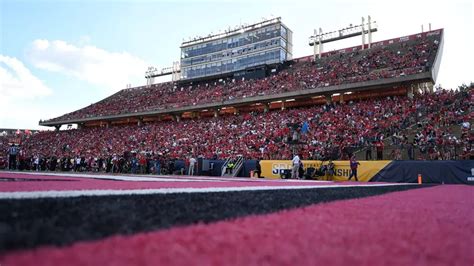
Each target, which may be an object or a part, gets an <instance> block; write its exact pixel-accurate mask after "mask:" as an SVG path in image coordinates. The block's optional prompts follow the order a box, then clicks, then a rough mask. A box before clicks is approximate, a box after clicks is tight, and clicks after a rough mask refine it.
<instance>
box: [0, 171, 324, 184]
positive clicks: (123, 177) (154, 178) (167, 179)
mask: <svg viewBox="0 0 474 266" xmlns="http://www.w3.org/2000/svg"><path fill="white" fill-rule="evenodd" d="M3 172H4V173H9V174H26V175H42V176H60V177H61V176H62V177H75V178H81V177H82V178H92V179H106V180H119V181H145V182H170V181H172V182H204V181H224V182H228V181H232V182H268V181H272V182H287V183H300V184H301V183H312V184H314V183H332V181H326V180H294V179H253V178H245V177H240V178H239V177H227V178H226V177H212V176H182V177H181V176H176V177H175V176H169V175H162V176H160V175H133V176H129V175H101V174H96V175H94V174H82V173H51V172H13V171H3ZM0 173H1V172H0Z"/></svg>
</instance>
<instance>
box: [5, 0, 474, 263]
mask: <svg viewBox="0 0 474 266" xmlns="http://www.w3.org/2000/svg"><path fill="white" fill-rule="evenodd" d="M7 2H8V1H7ZM157 2H159V1H157ZM278 2H279V1H272V2H270V3H266V2H264V3H263V4H264V9H265V10H268V9H269V8H271V9H277V6H278V5H279V4H280V3H278ZM309 3H310V2H307V3H304V5H303V3H298V4H295V5H296V6H297V7H298V9H294V11H290V12H291V13H295V14H294V16H296V17H297V19H298V20H300V18H301V17H302V16H303V15H302V14H300V12H302V11H303V10H302V8H303V7H304V8H305V9H307V10H310V11H311V17H310V18H311V19H312V20H317V19H319V21H323V20H324V21H326V19H324V16H323V13H322V12H319V13H317V15H314V14H313V12H314V11H313V10H322V11H324V12H325V13H327V14H334V15H340V16H341V17H342V16H343V14H344V12H346V11H344V12H342V10H340V9H341V6H340V5H336V7H337V12H334V13H330V12H329V11H328V10H326V8H327V7H328V6H329V5H330V4H331V3H329V2H328V3H325V4H324V5H322V4H320V3H317V4H314V7H313V8H309V7H307V6H308V5H309ZM231 4H232V5H231V6H227V5H225V6H224V7H225V9H226V10H225V11H226V12H221V11H219V10H218V9H217V7H218V6H219V4H216V3H214V2H212V3H210V4H208V3H207V2H199V3H193V4H192V5H187V4H183V3H180V4H176V5H175V6H174V8H173V9H171V10H174V13H173V12H169V14H170V16H169V18H171V20H170V21H172V22H173V25H171V26H169V25H166V24H163V25H162V27H155V26H156V25H160V26H161V24H160V23H156V22H157V21H160V20H154V19H156V18H158V17H161V15H162V14H164V13H165V11H164V10H168V9H166V8H165V6H168V5H170V6H173V4H172V3H165V5H163V6H162V5H158V4H156V3H155V2H154V1H151V2H150V3H148V2H147V3H144V5H143V3H141V4H138V3H135V2H133V4H132V2H129V1H125V2H124V3H122V2H120V3H119V5H117V3H112V2H110V3H98V5H96V3H95V2H94V1H85V2H78V3H67V5H65V7H66V8H60V9H59V8H58V9H56V8H57V6H60V7H64V6H63V3H59V2H54V3H52V4H50V5H47V4H46V3H41V4H40V5H38V4H36V3H33V2H28V3H26V4H24V5H23V6H21V5H19V6H18V7H17V9H18V11H17V12H18V14H23V13H24V14H25V15H16V13H15V19H17V17H18V18H19V19H18V21H16V22H17V23H20V22H21V21H22V20H27V19H29V18H34V20H32V21H34V22H35V23H37V22H38V18H41V16H39V15H38V14H40V13H41V15H42V16H53V15H57V14H60V17H58V18H57V19H55V20H54V21H53V22H54V24H53V26H52V27H53V28H54V30H55V31H58V30H64V29H67V34H68V35H67V36H68V38H69V37H70V36H74V34H76V33H77V32H76V31H78V30H77V29H76V30H74V29H70V28H69V27H70V26H71V24H70V23H68V22H69V20H70V19H71V18H69V17H68V16H67V15H65V14H68V13H67V12H65V10H70V9H72V8H71V7H74V6H77V7H78V8H77V9H73V13H74V15H71V16H70V17H75V18H76V19H75V20H74V19H72V21H73V24H80V28H81V31H82V28H85V29H88V27H87V26H84V25H90V24H88V23H89V22H92V23H93V25H94V27H95V26H96V24H97V29H96V31H97V32H98V33H99V34H101V35H104V37H103V38H104V39H108V40H112V42H114V44H116V45H121V46H122V45H124V42H123V41H118V38H117V39H116V38H113V37H111V36H114V35H109V33H108V32H106V31H107V30H109V29H110V28H108V27H110V25H113V27H114V29H115V30H116V31H117V32H119V34H120V36H122V37H123V38H124V40H126V41H130V43H132V42H133V41H132V40H135V41H136V43H138V44H139V45H140V49H141V47H142V46H144V45H145V44H146V43H152V44H153V45H154V44H155V43H156V42H154V41H149V40H152V39H145V38H142V37H139V38H137V37H136V36H144V35H134V34H132V33H136V32H140V33H143V32H145V31H146V32H145V34H146V35H150V36H151V35H153V37H156V36H159V37H158V38H159V40H160V41H161V40H163V39H168V38H170V39H171V37H170V36H168V35H167V34H163V32H169V31H168V30H172V31H179V30H180V28H179V27H180V25H185V27H186V28H191V27H189V25H190V23H196V22H197V21H196V20H199V22H201V21H203V20H206V19H207V20H209V21H210V22H212V23H213V24H217V23H218V22H221V21H220V20H222V16H227V15H228V12H229V11H230V12H235V13H238V12H236V11H240V10H242V14H243V10H244V9H241V8H239V6H238V4H237V3H234V2H232V3H231ZM397 4H399V5H400V3H397ZM8 5H12V4H11V3H7V4H6V5H5V6H8ZM245 5H248V3H245ZM358 5H359V4H358ZM360 5H361V6H362V7H363V8H366V6H364V4H363V3H360ZM429 5H430V6H435V5H432V4H431V3H429ZM450 5H452V3H451V4H450ZM15 6H16V3H15ZM83 6H89V9H87V8H84V10H83ZM119 6H121V7H122V8H123V9H124V10H125V11H126V12H125V13H116V12H115V9H120V7H119ZM189 6H191V7H189ZM256 6H258V5H257V3H252V5H249V7H248V9H246V10H248V11H252V13H253V12H255V10H258V8H257V7H256ZM368 6H370V9H371V8H372V6H373V3H370V4H369V5H368ZM381 6H383V5H381ZM394 6H397V5H394ZM400 6H401V5H400ZM20 7H21V8H20ZM39 7H41V8H42V9H39V10H41V11H43V10H48V12H38V13H35V12H36V8H39ZM283 7H284V8H285V9H286V8H288V7H289V5H287V4H286V3H285V4H284V5H283V6H282V8H283ZM383 7H384V9H388V8H386V7H385V6H383ZM321 8H323V9H324V10H323V9H321ZM352 8H353V7H352V6H351V7H350V10H348V11H347V12H346V13H353V12H355V11H354V10H352ZM392 8H394V9H395V7H392V6H391V7H390V10H388V11H386V12H385V14H387V12H390V13H393V14H395V15H397V16H399V15H398V14H400V12H395V11H393V10H392ZM204 9H210V12H207V13H206V12H203V10H204ZM211 9H212V10H211ZM214 9H216V10H214ZM344 9H349V8H347V7H346V6H344ZM354 9H355V5H354ZM409 9H413V7H411V6H410V7H409V8H407V7H406V6H405V5H403V6H402V7H401V9H399V10H401V11H402V12H403V15H405V14H406V13H408V11H409ZM25 10H26V11H27V12H25ZM189 10H191V12H190V13H188V11H189ZM220 10H223V9H220ZM296 10H297V12H295V11H296ZM329 10H330V9H329ZM144 11H150V13H147V12H144ZM416 11H418V10H416ZM442 11H443V16H444V10H442ZM456 11H459V9H456ZM20 12H21V13H20ZM160 12H161V13H160ZM418 12H419V13H421V12H425V13H429V12H431V11H430V9H429V8H426V10H425V8H423V10H420V11H418ZM9 13H12V12H5V14H6V15H8V14H9ZM133 13H135V16H134V15H133ZM252 13H250V12H249V14H252ZM380 13H381V14H384V13H383V12H380ZM91 14H97V17H99V19H96V18H95V17H94V16H92V15H91ZM99 14H100V15H99ZM147 14H151V15H147ZM188 14H192V16H188ZM206 14H210V15H206ZM238 15H241V14H238ZM245 15H247V14H245ZM429 15H430V16H434V15H433V14H431V13H430V14H429ZM456 15H457V14H456ZM204 16H206V18H202V19H201V17H204ZM285 16H286V15H285ZM416 16H420V17H421V15H420V14H418V13H417V14H416ZM319 17H321V18H319ZM114 19H117V20H115V21H114ZM167 19H168V18H167ZM177 19H179V21H177ZM337 19H339V18H337ZM403 19H404V18H403ZM449 19H451V18H449ZM463 19H464V18H463ZM397 20H398V18H397ZM28 21H29V20H28ZM100 21H106V22H107V27H100V26H99V24H100V23H99V22H100ZM139 21H142V22H143V21H145V22H146V24H147V26H146V27H140V28H138V27H137V25H143V24H138V23H137V24H136V25H135V23H136V22H139ZM288 21H290V20H288ZM302 21H303V20H302ZM407 21H410V20H408V19H407ZM86 22H87V23H86ZM117 22H118V23H119V25H115V24H116V23H117ZM178 22H179V23H178ZM30 23H32V22H30ZM393 23H394V24H395V22H393ZM396 23H397V24H396V26H397V27H400V25H403V24H401V23H400V21H397V22H396ZM410 23H411V21H410ZM12 24H14V23H12ZM128 24H130V25H128ZM20 25H21V24H20ZM38 25H41V26H39V27H40V28H41V29H47V28H48V27H47V26H44V25H47V24H42V23H38ZM56 25H60V27H59V26H56ZM123 25H127V27H124V26H123ZM73 26H74V25H73ZM129 26H130V27H129ZM192 26H195V25H192ZM9 27H10V26H8V28H9ZM55 27H57V28H58V29H56V28H55ZM5 28H7V27H5ZM158 28H160V29H158ZM161 28H166V30H167V31H159V30H161ZM31 29H34V28H33V27H32V28H31ZM144 29H145V30H144ZM448 29H449V32H450V33H451V30H452V29H453V28H452V27H449V26H448V25H446V32H447V31H448ZM378 31H379V28H378V26H377V24H376V23H375V21H372V20H371V18H370V17H368V19H367V20H365V19H364V18H362V22H361V23H360V24H358V25H353V24H350V26H349V27H346V28H342V29H340V30H336V31H332V32H326V33H324V32H323V31H322V30H321V29H319V31H318V30H314V34H313V35H312V36H309V46H312V48H313V49H314V50H313V51H314V52H313V53H312V54H310V55H307V56H304V57H298V58H294V56H293V54H294V51H293V31H292V30H291V29H290V27H289V26H287V25H286V24H285V23H283V21H282V19H281V18H280V17H277V18H271V19H263V20H262V21H260V22H258V23H254V24H250V25H249V24H245V25H241V26H238V27H235V28H229V29H228V30H226V31H224V32H221V33H218V34H209V35H206V36H204V37H195V38H192V39H188V40H183V42H182V43H181V45H180V46H179V48H180V51H181V53H180V58H179V61H175V62H173V63H172V67H168V68H163V69H161V70H158V69H156V68H155V67H148V69H147V70H146V72H145V79H146V85H143V86H138V87H132V86H131V85H127V86H126V88H124V89H122V90H120V91H118V92H116V93H114V94H112V95H110V96H108V97H106V98H103V99H99V97H97V98H98V99H96V100H97V102H95V100H94V103H93V104H91V105H89V106H86V107H84V108H81V109H78V110H70V111H71V112H69V113H65V114H63V111H61V112H60V113H54V114H55V115H59V114H63V115H60V116H58V117H48V119H46V120H40V121H39V125H40V126H44V127H49V130H24V129H0V170H1V171H0V213H1V215H0V266H4V265H5V266H6V265H8V266H10V265H21V266H28V265H35V266H36V265H69V266H82V265H117V266H121V265H127V266H128V265H170V266H174V265H238V266H241V265H245V266H248V265H319V264H322V265H330V266H331V265H337V266H346V265H421V266H425V265H426V266H428V265H429V266H431V265H474V256H473V254H474V253H473V252H472V247H473V245H474V238H473V236H474V227H473V226H472V224H473V223H474V215H473V210H474V197H473V188H474V187H473V186H472V185H473V184H474V147H473V141H474V131H473V128H472V123H473V122H474V117H473V114H474V108H473V103H474V84H473V83H471V84H469V85H465V84H462V85H460V86H458V87H457V88H445V87H443V86H441V85H439V82H437V78H438V71H439V69H440V65H441V61H442V57H443V47H444V43H445V29H443V28H440V29H435V30H432V29H431V25H430V26H429V30H428V31H423V29H422V31H421V32H419V33H417V34H413V35H407V36H390V37H392V38H391V39H387V40H381V41H379V40H377V41H375V42H373V41H372V34H373V33H375V32H378ZM32 32H35V34H36V31H32ZM70 33H73V34H70ZM7 35H8V34H7ZM7 35H6V36H7ZM14 35H16V32H15V34H14ZM394 35H395V34H394ZM9 36H11V35H9ZM19 36H21V38H23V35H19ZM92 36H93V37H91V38H96V37H95V36H97V35H92ZM295 36H297V35H295ZM449 36H450V40H453V39H455V38H453V35H449ZM353 37H358V38H359V37H362V42H361V43H360V45H357V46H351V45H344V46H350V47H346V48H343V49H337V50H331V51H324V49H323V46H325V45H326V44H327V43H331V42H336V41H340V40H344V39H348V38H353ZM7 39H8V38H7ZM83 39H84V42H86V41H87V39H88V37H87V38H85V37H84V38H83ZM99 41H100V40H99ZM53 42H54V43H57V44H59V45H60V46H61V47H64V49H67V50H78V49H82V48H78V49H76V48H75V46H73V45H69V44H68V43H66V42H63V41H53ZM53 42H51V43H53ZM36 43H37V44H38V45H39V46H41V47H40V48H41V52H40V53H39V54H40V55H44V52H43V50H46V51H47V50H48V47H49V46H50V44H49V41H47V40H37V41H36ZM295 43H296V42H295ZM446 43H448V42H446ZM449 43H450V44H451V42H449ZM304 45H306V43H305V44H304ZM91 47H92V48H91ZM447 47H448V46H446V48H447ZM43 48H44V49H43ZM144 50H148V49H144ZM460 50H461V49H460ZM84 51H86V53H92V54H93V53H95V52H97V53H104V54H114V53H109V52H108V51H106V50H103V51H102V50H101V49H99V48H96V47H93V46H86V48H84ZM101 51H102V52H101ZM158 51H159V52H160V54H161V53H167V50H165V49H163V50H161V49H158ZM153 52H155V51H153ZM75 53H76V51H74V53H72V54H71V53H54V59H55V60H56V59H57V58H59V60H64V61H67V62H68V63H69V62H71V61H81V58H82V57H80V56H79V57H76V56H74V54H75ZM295 54H296V53H295ZM148 55H149V54H147V55H146V56H148ZM120 56H122V54H120ZM123 56H125V57H127V58H132V59H133V58H135V57H134V56H131V54H128V53H127V52H124V53H123ZM39 57H41V56H39ZM105 57H109V56H108V55H105ZM110 57H111V59H107V60H106V61H113V63H114V64H119V63H118V62H129V61H121V60H119V61H115V59H113V58H114V57H115V56H110ZM452 57H453V56H452V55H451V58H452ZM76 58H77V59H76ZM91 58H93V60H92V61H94V60H95V59H96V58H95V57H94V55H93V56H91ZM0 59H2V55H1V54H0ZM132 59H127V60H132ZM10 60H11V61H13V60H12V59H10ZM458 60H460V59H458ZM53 61H54V60H53ZM85 61H87V60H85ZM132 61H135V59H133V60H132ZM137 61H141V60H138V57H137ZM15 62H17V61H16V60H15ZM46 62H48V61H46ZM456 62H458V61H456ZM0 63H2V62H1V61H0ZM2 64H3V63H2ZM85 64H88V63H87V62H86V63H85ZM137 64H138V65H140V66H141V67H143V68H144V69H146V66H147V65H146V64H145V63H144V64H141V63H140V62H137ZM15 65H21V64H20V63H19V61H18V62H17V63H16V64H15ZM42 65H43V66H45V65H46V67H48V68H52V69H56V65H54V64H47V63H46V64H42ZM124 65H126V66H127V67H129V68H132V67H130V66H129V65H128V64H124ZM131 65H133V63H131ZM105 66H107V65H101V64H98V65H94V66H92V68H89V70H90V69H93V70H97V69H99V68H105ZM58 68H59V66H58ZM78 68H80V67H78ZM20 69H23V68H20ZM133 69H135V67H133ZM445 69H446V68H445ZM456 69H458V68H456ZM27 70H28V69H26V68H25V69H23V71H22V72H29V71H27ZM106 70H107V71H108V70H109V69H108V68H107V69H106ZM3 72H5V71H4V68H2V66H0V74H3V75H0V77H7V78H9V77H8V73H9V72H8V71H7V72H5V73H7V75H5V74H4V73H3ZM125 72H127V71H115V70H114V69H112V70H110V73H109V74H110V76H107V77H104V76H103V75H100V76H101V80H103V79H109V78H110V77H112V76H113V77H116V76H117V75H119V74H117V73H120V75H122V74H123V75H124V76H125ZM445 73H446V72H444V71H443V75H444V74H445ZM27 74H28V73H27ZM94 74H96V73H94ZM72 75H74V74H72ZM138 75H139V78H141V76H140V75H141V73H140V72H139V73H138ZM29 76H31V75H27V77H28V78H27V79H26V80H27V81H28V85H29V84H30V83H33V82H36V83H38V84H40V85H41V82H40V80H39V79H38V80H36V78H35V79H33V77H29ZM48 76H53V79H56V76H55V75H48ZM43 77H46V76H43ZM162 78H168V79H167V80H168V81H166V82H155V80H158V79H159V80H162ZM58 79H59V78H58ZM12 80H13V79H12ZM123 80H127V82H128V81H130V80H132V78H131V77H126V78H125V79H123ZM163 80H164V79H163ZM440 80H444V77H443V78H440ZM456 81H457V78H456ZM66 82H70V80H67V81H66ZM117 82H118V83H122V81H117ZM10 83H11V84H10V85H9V86H10V87H9V89H11V90H12V91H13V90H16V89H17V88H19V87H20V86H17V83H15V82H10ZM2 84H3V83H2ZM2 84H0V85H2ZM18 84H19V83H18ZM58 84H61V83H58ZM435 84H437V85H435ZM76 86H77V87H81V88H82V87H83V86H82V84H79V85H78V84H76ZM18 91H20V92H19V93H20V94H21V90H20V89H18ZM8 93H10V91H9V92H8ZM8 93H7V95H8ZM45 93H46V92H45ZM74 93H75V94H70V92H65V93H64V94H65V95H66V96H67V97H68V99H70V97H71V95H75V96H77V98H75V100H76V101H78V102H79V97H81V96H82V94H86V93H85V92H84V93H83V92H82V91H79V92H78V91H77V90H74ZM87 96H88V97H85V98H84V99H85V100H86V101H88V99H90V98H95V96H93V95H92V96H91V95H87ZM100 98H102V96H101V97H100ZM34 99H35V98H34ZM50 99H53V98H48V99H47V102H48V103H49V102H52V100H50ZM58 99H59V98H58ZM84 99H81V100H84ZM58 101H59V100H58ZM56 104H57V103H55V104H54V105H52V108H51V109H57V110H59V108H61V107H60V105H59V104H57V105H56ZM65 104H70V102H66V103H65ZM13 107H14V108H13ZM23 107H24V106H23ZM9 108H10V107H9ZM35 108H36V106H35ZM4 109H7V108H4ZM23 109H24V108H22V106H18V107H17V106H13V105H12V108H11V115H10V113H9V114H8V115H10V116H11V117H12V118H13V119H17V118H18V117H15V114H16V113H22V112H23V113H26V114H28V115H29V116H31V115H32V114H33V112H31V111H29V110H23ZM44 109H48V108H44ZM74 109H75V108H74ZM32 110H35V109H32ZM57 110H56V111H57ZM9 111H10V109H9ZM47 111H49V110H47ZM43 113H46V111H45V112H43ZM51 113H52V114H53V112H51ZM55 115H51V116H55ZM38 116H40V115H38ZM8 119H10V118H8ZM5 121H8V120H5ZM34 123H36V119H35V120H34ZM469 232H471V233H469Z"/></svg>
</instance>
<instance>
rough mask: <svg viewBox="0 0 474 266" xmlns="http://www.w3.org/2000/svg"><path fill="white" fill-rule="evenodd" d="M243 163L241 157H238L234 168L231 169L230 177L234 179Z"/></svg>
mask: <svg viewBox="0 0 474 266" xmlns="http://www.w3.org/2000/svg"><path fill="white" fill-rule="evenodd" d="M244 161H245V160H244V157H243V156H239V157H238V159H237V162H236V163H235V166H234V168H233V169H232V177H236V176H237V175H238V174H239V172H240V169H242V166H243V165H244Z"/></svg>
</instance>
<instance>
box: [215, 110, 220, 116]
mask: <svg viewBox="0 0 474 266" xmlns="http://www.w3.org/2000/svg"><path fill="white" fill-rule="evenodd" d="M218 116H219V109H214V117H218Z"/></svg>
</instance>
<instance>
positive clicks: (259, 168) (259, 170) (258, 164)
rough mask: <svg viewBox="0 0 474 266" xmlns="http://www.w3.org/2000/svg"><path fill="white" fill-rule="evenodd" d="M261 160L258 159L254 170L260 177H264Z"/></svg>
mask: <svg viewBox="0 0 474 266" xmlns="http://www.w3.org/2000/svg"><path fill="white" fill-rule="evenodd" d="M260 160H261V159H258V160H257V164H256V168H255V172H254V173H256V174H257V176H258V178H262V166H261V165H260ZM252 177H253V176H252Z"/></svg>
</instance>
